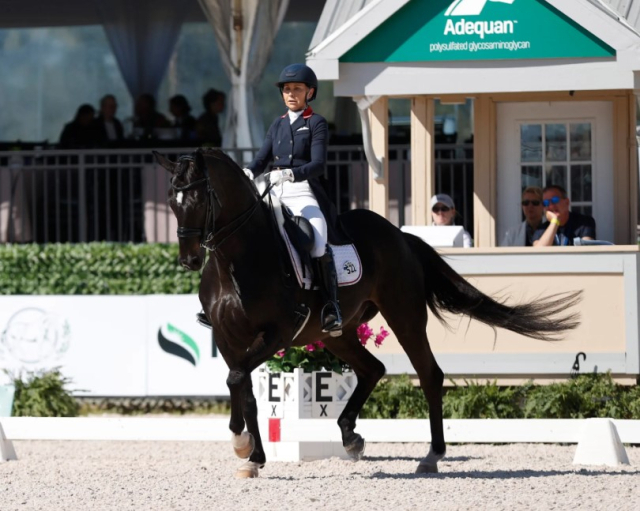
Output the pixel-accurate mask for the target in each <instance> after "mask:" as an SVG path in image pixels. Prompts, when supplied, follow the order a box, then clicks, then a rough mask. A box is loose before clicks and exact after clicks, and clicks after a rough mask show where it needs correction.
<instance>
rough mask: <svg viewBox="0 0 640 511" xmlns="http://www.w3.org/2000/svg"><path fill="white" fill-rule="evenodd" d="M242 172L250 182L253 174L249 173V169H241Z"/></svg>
mask: <svg viewBox="0 0 640 511" xmlns="http://www.w3.org/2000/svg"><path fill="white" fill-rule="evenodd" d="M242 172H244V173H245V175H246V176H247V177H248V178H249V179H251V181H253V172H251V170H250V169H242Z"/></svg>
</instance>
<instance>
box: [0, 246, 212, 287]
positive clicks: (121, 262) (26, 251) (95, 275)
mask: <svg viewBox="0 0 640 511" xmlns="http://www.w3.org/2000/svg"><path fill="white" fill-rule="evenodd" d="M177 258H178V245H177V244H175V243H174V244H160V243H145V244H132V243H126V244H125V243H79V244H71V243H64V244H60V243H50V244H47V245H35V244H31V245H11V244H8V245H0V282H1V283H2V285H1V286H0V294H4V295H50V294H60V295H108V294H114V295H132V294H134V295H144V294H187V293H197V292H198V287H199V286H200V274H199V273H198V272H190V271H185V270H183V269H182V268H181V267H180V266H179V265H178V262H177Z"/></svg>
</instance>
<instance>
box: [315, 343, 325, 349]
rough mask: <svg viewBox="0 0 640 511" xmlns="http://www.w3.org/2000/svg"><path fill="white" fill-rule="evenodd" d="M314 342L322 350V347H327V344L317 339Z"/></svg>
mask: <svg viewBox="0 0 640 511" xmlns="http://www.w3.org/2000/svg"><path fill="white" fill-rule="evenodd" d="M314 344H315V345H316V347H317V348H318V349H320V350H321V349H323V348H325V344H324V343H323V342H322V341H316V342H315V343H314Z"/></svg>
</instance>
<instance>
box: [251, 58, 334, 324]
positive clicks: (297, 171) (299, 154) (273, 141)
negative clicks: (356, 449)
mask: <svg viewBox="0 0 640 511" xmlns="http://www.w3.org/2000/svg"><path fill="white" fill-rule="evenodd" d="M276 85H277V86H278V88H279V89H280V93H281V95H282V99H283V101H284V104H285V105H286V107H287V108H288V111H287V112H286V113H285V114H284V115H283V116H282V117H279V118H277V119H276V120H275V121H274V122H273V124H271V127H270V128H269V131H268V132H267V135H266V137H265V140H264V143H263V144H262V147H261V148H260V151H259V152H258V154H257V155H256V157H255V159H254V160H253V161H252V162H251V164H250V165H248V167H247V168H245V169H244V171H245V173H246V174H247V176H248V177H249V178H250V179H253V178H254V177H255V176H258V175H260V174H261V173H262V172H264V170H265V169H266V168H267V166H268V165H269V164H270V163H271V162H272V161H273V170H272V171H271V172H270V173H269V175H268V177H269V182H270V183H271V184H272V185H273V188H272V190H271V193H272V194H275V195H276V196H277V197H278V198H279V199H280V201H281V202H282V203H283V204H285V205H286V206H287V207H288V208H289V209H290V210H291V211H292V212H293V214H294V215H296V216H303V217H304V218H306V219H307V220H309V222H310V223H311V226H312V227H313V232H314V235H315V243H314V247H313V250H312V251H311V257H312V258H313V261H314V268H315V270H316V271H317V272H318V275H319V279H318V280H319V283H320V287H321V291H322V293H323V298H324V299H325V301H326V305H325V306H324V307H323V309H322V313H321V323H322V331H323V332H334V333H337V334H338V335H339V332H341V330H342V317H341V313H340V306H339V304H338V280H337V273H336V268H335V264H334V260H333V252H332V250H331V247H330V246H329V245H328V243H327V241H328V232H327V221H326V220H325V219H326V218H329V220H330V222H332V221H333V219H334V217H335V213H333V210H332V205H331V203H330V201H329V199H328V197H327V196H326V194H325V192H324V189H323V188H322V184H321V183H320V180H319V177H320V176H322V175H323V174H324V169H325V162H326V155H327V121H326V120H325V118H324V117H322V116H320V115H318V114H316V113H314V111H313V110H312V109H311V107H310V106H309V104H308V103H309V102H310V101H313V100H314V99H315V97H316V94H317V93H318V79H317V78H316V75H315V73H314V72H313V70H312V69H311V68H310V67H308V66H306V65H304V64H291V65H290V66H287V67H285V68H284V69H283V70H282V72H281V73H280V78H279V80H278V82H277V83H276ZM329 227H330V228H332V227H333V224H332V223H330V225H329Z"/></svg>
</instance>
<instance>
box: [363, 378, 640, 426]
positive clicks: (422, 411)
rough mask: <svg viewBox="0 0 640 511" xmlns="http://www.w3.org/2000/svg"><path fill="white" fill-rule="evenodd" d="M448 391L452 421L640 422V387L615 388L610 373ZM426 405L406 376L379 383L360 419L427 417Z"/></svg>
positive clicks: (446, 414)
mask: <svg viewBox="0 0 640 511" xmlns="http://www.w3.org/2000/svg"><path fill="white" fill-rule="evenodd" d="M466 383H467V385H466V386H455V387H453V388H451V389H448V390H447V391H446V392H445V394H444V397H443V404H442V408H443V416H444V417H445V418H450V419H479V418H487V419H519V418H535V419H554V418H557V419H570V418H587V417H611V418H613V419H640V386H638V385H636V386H633V387H624V386H621V385H617V384H616V383H615V382H614V381H613V380H612V378H611V375H610V374H609V373H607V374H587V375H581V376H579V377H578V378H575V379H570V380H568V381H566V382H562V383H555V384H552V385H534V384H533V383H532V382H528V383H526V384H524V385H522V386H517V387H498V385H497V384H496V382H495V381H494V382H487V384H485V385H482V384H478V383H474V382H466ZM427 416H428V407H427V403H426V400H425V399H424V396H423V394H422V391H421V389H420V388H419V387H416V386H414V385H413V384H412V382H411V380H410V379H409V377H408V376H407V375H403V376H400V377H395V378H387V379H384V380H382V381H380V382H379V383H378V385H377V386H376V388H375V389H374V390H373V392H372V393H371V396H370V397H369V399H368V400H367V402H366V403H365V405H364V407H363V409H362V412H361V413H360V417H362V418H367V419H374V418H375V419H394V418H416V419H418V418H424V417H427Z"/></svg>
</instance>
